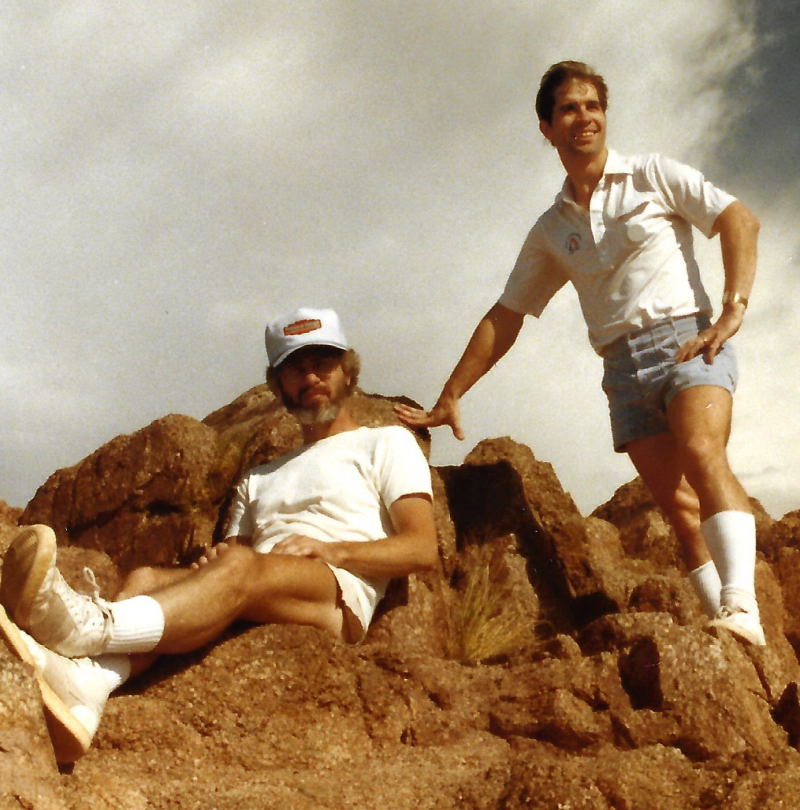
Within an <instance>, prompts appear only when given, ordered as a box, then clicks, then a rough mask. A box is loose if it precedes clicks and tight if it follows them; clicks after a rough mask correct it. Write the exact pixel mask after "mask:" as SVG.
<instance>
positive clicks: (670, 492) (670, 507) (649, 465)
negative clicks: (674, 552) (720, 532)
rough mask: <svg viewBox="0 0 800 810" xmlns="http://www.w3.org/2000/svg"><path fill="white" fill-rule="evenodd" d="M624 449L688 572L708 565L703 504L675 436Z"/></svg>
mask: <svg viewBox="0 0 800 810" xmlns="http://www.w3.org/2000/svg"><path fill="white" fill-rule="evenodd" d="M625 449H626V451H627V452H628V456H629V457H630V459H631V461H632V462H633V465H634V467H636V470H637V472H638V473H639V475H640V476H641V477H642V480H643V481H644V483H645V485H646V486H647V488H648V489H649V490H650V492H651V494H652V495H653V499H654V500H655V502H656V503H657V504H658V506H659V507H661V509H662V510H663V511H664V512H665V514H666V515H667V518H668V519H669V521H670V523H671V524H672V527H673V529H674V530H675V534H676V536H677V537H678V541H679V542H680V544H681V547H682V548H683V553H684V559H685V560H686V564H687V566H688V567H689V570H693V569H695V568H698V567H699V566H701V565H703V564H704V563H706V562H708V560H709V559H710V557H709V554H708V549H707V548H706V543H705V540H704V539H703V535H702V533H701V531H700V501H699V499H698V497H697V493H696V492H695V491H694V489H693V488H692V487H691V486H690V485H689V482H688V481H687V480H686V478H685V476H684V474H683V467H682V462H681V456H680V453H679V451H678V447H677V443H676V441H675V437H674V436H673V435H672V434H671V433H659V434H657V435H655V436H647V437H645V438H643V439H636V440H635V441H632V442H629V443H628V445H627V447H626V448H625Z"/></svg>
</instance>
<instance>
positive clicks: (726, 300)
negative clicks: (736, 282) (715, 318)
mask: <svg viewBox="0 0 800 810" xmlns="http://www.w3.org/2000/svg"><path fill="white" fill-rule="evenodd" d="M747 303H748V301H747V298H745V296H743V295H742V294H741V293H737V292H731V291H730V290H725V292H724V293H723V294H722V306H725V304H744V308H745V309H747Z"/></svg>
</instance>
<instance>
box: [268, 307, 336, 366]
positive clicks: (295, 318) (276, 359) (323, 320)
mask: <svg viewBox="0 0 800 810" xmlns="http://www.w3.org/2000/svg"><path fill="white" fill-rule="evenodd" d="M265 343H266V345H267V357H268V358H269V364H270V366H272V368H276V367H277V366H279V365H280V364H281V363H282V362H283V361H284V360H285V359H286V358H287V357H288V356H289V355H290V354H291V353H292V352H295V351H297V350H298V349H302V348H303V347H304V346H333V347H334V348H336V349H343V350H347V349H349V348H350V345H349V344H348V342H347V338H346V337H345V334H344V330H343V329H342V324H341V322H340V321H339V316H338V315H337V314H336V313H335V312H334V311H333V310H332V309H314V308H312V307H300V309H297V310H295V311H294V312H291V313H290V314H288V315H284V316H283V317H282V318H276V319H275V320H274V321H271V322H270V323H268V324H267V331H266V334H265Z"/></svg>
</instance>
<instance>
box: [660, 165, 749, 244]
mask: <svg viewBox="0 0 800 810" xmlns="http://www.w3.org/2000/svg"><path fill="white" fill-rule="evenodd" d="M645 171H646V172H647V174H648V175H649V177H650V181H651V182H652V183H653V184H654V186H655V187H656V188H657V189H658V190H659V191H660V193H661V195H662V196H663V198H664V201H665V202H666V204H667V205H668V207H669V208H670V209H672V210H673V211H674V212H675V213H676V214H678V215H679V216H681V217H683V219H685V220H686V221H687V222H691V224H692V225H694V226H695V227H696V228H697V229H698V230H700V231H701V232H702V233H703V234H705V235H706V236H707V237H711V236H712V235H713V228H714V223H715V222H716V220H717V217H718V216H719V215H720V214H721V213H722V212H723V211H724V210H725V209H726V208H727V207H728V206H729V205H730V204H731V203H732V202H735V200H736V197H733V196H732V195H730V194H728V193H727V192H726V191H723V190H722V189H721V188H718V187H717V186H715V185H713V183H710V182H709V181H708V180H706V179H705V177H704V176H703V174H702V172H699V171H698V170H697V169H693V168H692V167H691V166H687V165H686V164H684V163H679V162H678V161H677V160H672V159H671V158H668V157H664V156H663V155H651V156H650V159H649V160H648V162H647V165H646V169H645Z"/></svg>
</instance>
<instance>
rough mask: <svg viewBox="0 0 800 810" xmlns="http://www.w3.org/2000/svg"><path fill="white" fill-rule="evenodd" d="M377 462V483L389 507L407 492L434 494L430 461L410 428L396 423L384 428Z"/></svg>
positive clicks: (375, 460)
mask: <svg viewBox="0 0 800 810" xmlns="http://www.w3.org/2000/svg"><path fill="white" fill-rule="evenodd" d="M374 464H375V478H376V486H377V487H378V490H379V492H380V495H381V499H382V500H383V503H384V505H385V506H386V507H387V509H388V508H389V507H390V506H391V505H392V504H393V503H394V502H395V501H396V500H397V499H398V498H402V497H403V496H404V495H412V494H416V493H421V494H424V495H429V496H431V497H433V489H432V487H431V471H430V467H429V466H428V461H427V459H426V458H425V456H424V454H423V453H422V450H420V448H419V445H418V444H417V442H416V439H414V437H413V435H412V434H411V432H410V431H408V430H407V429H406V428H404V427H399V426H392V427H387V428H386V429H385V430H383V431H381V435H380V437H379V440H378V442H377V444H376V446H375V454H374Z"/></svg>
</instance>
